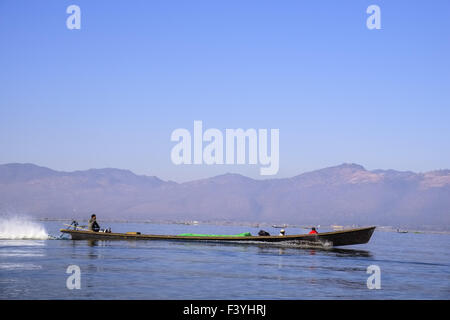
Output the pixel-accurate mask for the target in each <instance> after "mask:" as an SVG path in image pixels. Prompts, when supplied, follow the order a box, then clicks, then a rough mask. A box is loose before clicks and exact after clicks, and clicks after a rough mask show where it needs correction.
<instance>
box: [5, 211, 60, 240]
mask: <svg viewBox="0 0 450 320" xmlns="http://www.w3.org/2000/svg"><path fill="white" fill-rule="evenodd" d="M0 239H1V240H48V239H51V236H49V234H48V233H47V230H45V227H44V226H43V225H42V224H40V223H38V222H35V221H32V220H31V218H29V217H24V216H7V217H0Z"/></svg>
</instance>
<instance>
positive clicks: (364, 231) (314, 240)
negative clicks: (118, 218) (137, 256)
mask: <svg viewBox="0 0 450 320" xmlns="http://www.w3.org/2000/svg"><path fill="white" fill-rule="evenodd" d="M374 230H375V227H367V228H358V229H349V230H342V231H334V232H325V233H319V234H300V235H287V236H247V237H242V236H236V237H233V236H227V237H220V236H211V237H209V236H208V237H206V236H177V235H151V234H127V233H104V232H93V231H83V230H72V229H61V230H60V231H61V232H62V233H65V234H70V236H71V238H72V240H169V241H184V242H185V241H196V242H231V243H236V242H239V243H255V242H256V243H289V244H293V245H295V244H299V245H302V244H311V245H326V246H333V247H337V246H347V245H355V244H364V243H367V242H369V240H370V238H371V236H372V234H373V232H374Z"/></svg>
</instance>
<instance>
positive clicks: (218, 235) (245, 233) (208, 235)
mask: <svg viewBox="0 0 450 320" xmlns="http://www.w3.org/2000/svg"><path fill="white" fill-rule="evenodd" d="M251 235H252V234H251V233H250V232H243V233H239V234H198V233H182V234H179V236H183V237H250V236H251Z"/></svg>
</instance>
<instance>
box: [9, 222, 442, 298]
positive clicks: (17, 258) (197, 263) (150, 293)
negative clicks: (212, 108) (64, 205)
mask: <svg viewBox="0 0 450 320" xmlns="http://www.w3.org/2000/svg"><path fill="white" fill-rule="evenodd" d="M38 224H40V225H42V226H44V227H45V229H46V231H47V232H48V233H49V234H51V235H56V236H58V235H59V231H58V230H59V228H61V227H62V225H61V223H60V222H45V223H41V222H39V223H38ZM103 226H104V227H106V226H108V227H111V228H112V230H113V232H126V231H140V232H141V233H152V234H179V233H184V232H195V233H215V234H235V233H241V232H246V231H249V232H251V233H252V234H257V232H258V231H259V228H258V229H257V228H253V227H246V226H215V225H197V226H188V225H175V224H165V225H164V224H161V225H157V224H145V223H142V224H132V223H123V224H117V223H110V224H107V225H106V224H105V225H102V227H103ZM263 229H265V230H266V231H269V232H270V233H271V234H278V230H277V229H272V228H263ZM286 231H287V233H288V234H295V233H304V232H305V230H300V229H289V228H288V229H286ZM319 231H321V232H324V231H326V230H319ZM449 240H450V235H442V234H426V233H425V234H414V233H405V234H401V233H393V232H381V231H375V233H374V234H373V236H372V239H371V241H370V242H369V243H368V244H365V245H358V246H352V247H343V248H341V249H329V250H318V249H305V248H303V249H301V248H289V247H287V248H280V247H265V246H259V245H244V244H202V243H178V242H170V241H97V242H89V241H72V240H0V299H449V298H450V241H449ZM70 265H77V266H79V268H80V270H81V288H80V289H73V290H69V289H68V288H67V286H66V280H67V278H68V277H69V276H70V274H68V273H66V270H67V268H68V266H70ZM370 265H377V266H379V267H380V270H381V289H379V290H377V289H373V290H369V289H368V288H367V284H366V282H367V278H368V277H369V276H370V274H368V273H367V267H369V266H370Z"/></svg>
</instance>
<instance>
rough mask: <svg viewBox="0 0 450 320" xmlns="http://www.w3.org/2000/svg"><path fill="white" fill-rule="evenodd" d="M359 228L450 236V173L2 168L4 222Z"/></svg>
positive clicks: (351, 167) (344, 168)
mask: <svg viewBox="0 0 450 320" xmlns="http://www.w3.org/2000/svg"><path fill="white" fill-rule="evenodd" d="M92 212H95V213H96V214H97V216H98V217H99V218H100V219H124V220H199V221H206V220H209V221H224V220H226V221H247V222H273V223H294V224H316V225H317V224H321V225H330V224H340V225H345V224H347V225H348V224H359V225H369V224H370V225H371V224H376V225H394V226H408V227H429V226H438V227H439V228H441V229H450V170H438V171H431V172H426V173H414V172H409V171H408V172H401V171H395V170H373V171H368V170H366V169H364V167H362V166H360V165H357V164H342V165H339V166H335V167H329V168H325V169H321V170H316V171H312V172H307V173H303V174H300V175H298V176H295V177H292V178H283V179H268V180H254V179H250V178H247V177H245V176H242V175H238V174H224V175H220V176H216V177H212V178H208V179H201V180H196V181H190V182H185V183H176V182H172V181H163V180H161V179H159V178H157V177H154V176H141V175H136V174H134V173H132V172H131V171H128V170H119V169H91V170H86V171H74V172H60V171H55V170H51V169H48V168H44V167H39V166H36V165H33V164H4V165H0V214H6V213H17V214H28V215H31V216H33V217H40V218H43V217H46V218H67V219H70V218H85V219H86V218H87V217H88V216H89V215H90V214H91V213H92Z"/></svg>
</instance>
